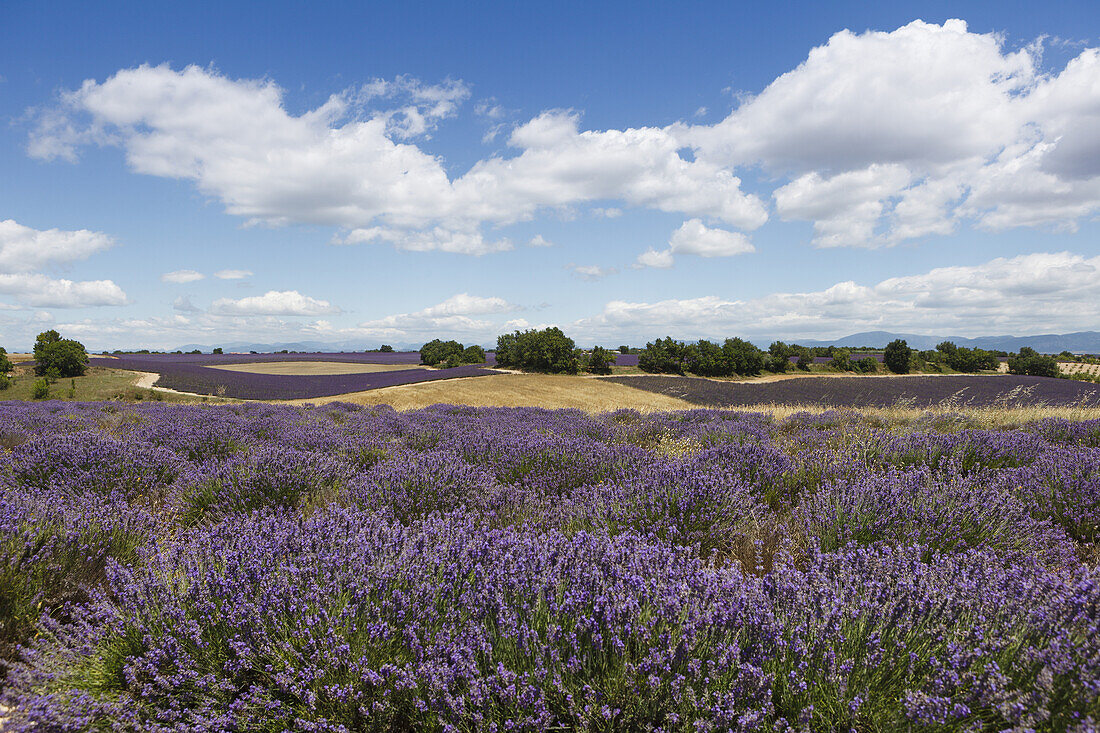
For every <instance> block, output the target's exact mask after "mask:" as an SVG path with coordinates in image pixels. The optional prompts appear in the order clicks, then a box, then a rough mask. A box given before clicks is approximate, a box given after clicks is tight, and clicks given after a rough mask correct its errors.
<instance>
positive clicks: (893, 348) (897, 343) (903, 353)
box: [882, 339, 913, 374]
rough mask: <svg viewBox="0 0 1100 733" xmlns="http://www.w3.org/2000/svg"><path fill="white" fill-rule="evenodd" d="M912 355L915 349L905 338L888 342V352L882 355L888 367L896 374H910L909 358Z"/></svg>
mask: <svg viewBox="0 0 1100 733" xmlns="http://www.w3.org/2000/svg"><path fill="white" fill-rule="evenodd" d="M912 356H913V350H912V349H910V348H909V344H908V343H906V341H905V339H895V340H894V341H891V342H890V343H888V344H886V352H885V353H884V354H883V355H882V360H883V362H884V363H885V364H886V368H887V369H889V370H890V371H892V372H893V373H894V374H908V373H909V360H910V358H911V357H912Z"/></svg>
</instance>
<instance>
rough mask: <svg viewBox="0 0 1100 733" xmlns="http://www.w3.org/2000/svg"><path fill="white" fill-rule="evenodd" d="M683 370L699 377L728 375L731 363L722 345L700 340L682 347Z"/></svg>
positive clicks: (731, 369) (731, 366) (731, 372)
mask: <svg viewBox="0 0 1100 733" xmlns="http://www.w3.org/2000/svg"><path fill="white" fill-rule="evenodd" d="M683 363H684V370H685V371H688V372H691V373H692V374H698V375H699V376H701V377H728V376H729V375H730V374H733V365H732V364H731V362H730V360H729V357H727V356H726V353H725V352H724V351H723V350H722V347H721V346H719V345H718V344H716V343H713V342H711V341H705V340H700V341H698V342H697V343H694V344H691V345H690V346H687V347H685V348H684V362H683Z"/></svg>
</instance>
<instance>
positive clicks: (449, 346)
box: [420, 339, 463, 366]
mask: <svg viewBox="0 0 1100 733" xmlns="http://www.w3.org/2000/svg"><path fill="white" fill-rule="evenodd" d="M462 348H463V347H462V344H460V343H458V342H457V341H442V340H440V339H432V340H431V341H429V342H428V343H426V344H424V345H423V346H421V347H420V363H421V364H427V365H428V366H437V365H439V364H442V363H443V362H445V361H446V360H447V359H448V358H449V357H451V356H454V357H455V359H458V360H461V358H462Z"/></svg>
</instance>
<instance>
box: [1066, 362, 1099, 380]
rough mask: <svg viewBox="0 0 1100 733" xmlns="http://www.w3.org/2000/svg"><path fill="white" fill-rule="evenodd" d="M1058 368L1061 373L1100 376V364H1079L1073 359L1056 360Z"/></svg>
mask: <svg viewBox="0 0 1100 733" xmlns="http://www.w3.org/2000/svg"><path fill="white" fill-rule="evenodd" d="M1058 370H1059V371H1060V372H1062V374H1088V375H1089V376H1091V377H1100V364H1081V363H1080V362H1075V361H1060V362H1058Z"/></svg>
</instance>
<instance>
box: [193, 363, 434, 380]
mask: <svg viewBox="0 0 1100 733" xmlns="http://www.w3.org/2000/svg"><path fill="white" fill-rule="evenodd" d="M203 366H208V367H210V368H211V369H224V370H225V371H227V372H247V373H249V374H282V375H287V376H299V377H304V376H319V375H327V374H368V373H370V372H401V371H407V370H409V369H425V368H426V367H422V366H419V365H417V364H353V363H347V362H337V361H266V362H264V361H261V362H255V363H251V364H222V365H219V366H214V365H212V364H204V365H203Z"/></svg>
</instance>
